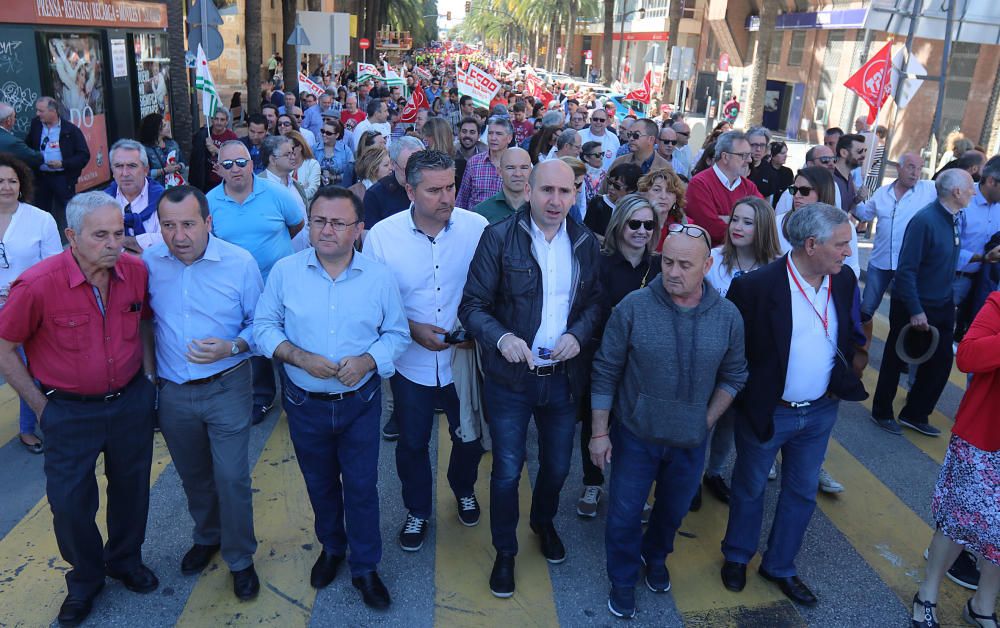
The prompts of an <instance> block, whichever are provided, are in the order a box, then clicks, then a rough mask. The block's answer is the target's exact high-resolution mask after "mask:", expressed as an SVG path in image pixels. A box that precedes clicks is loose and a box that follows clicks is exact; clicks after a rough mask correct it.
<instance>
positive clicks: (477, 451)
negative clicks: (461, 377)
mask: <svg viewBox="0 0 1000 628" xmlns="http://www.w3.org/2000/svg"><path fill="white" fill-rule="evenodd" d="M390 384H391V385H392V395H393V398H394V399H395V405H396V407H395V412H396V417H397V419H398V422H399V441H398V442H397V443H396V472H397V473H398V474H399V480H400V483H401V484H402V485H403V505H404V506H406V509H407V510H408V511H409V512H410V514H412V515H413V516H414V517H420V518H421V519H430V517H431V494H432V486H433V483H434V478H433V474H432V473H431V458H430V448H429V445H430V440H431V429H432V428H433V427H434V409H435V408H440V409H442V410H444V412H445V415H447V417H448V435H449V436H451V458H450V459H449V461H448V484H449V485H450V486H451V490H452V491H453V492H454V493H455V497H456V498H458V497H469V496H470V495H472V494H473V493H474V492H475V490H476V478H477V477H478V475H479V460H480V458H482V456H483V448H482V445H481V444H480V443H479V440H474V441H472V442H469V443H465V442H462V438H461V437H460V436H459V435H458V431H459V428H460V427H461V411H460V406H459V402H458V394H457V393H456V392H455V384H448V385H447V386H422V385H420V384H417V383H415V382H412V381H410V380H408V379H406V378H405V377H403V376H402V375H401V374H400V373H398V372H397V373H396V374H395V375H393V376H392V380H390Z"/></svg>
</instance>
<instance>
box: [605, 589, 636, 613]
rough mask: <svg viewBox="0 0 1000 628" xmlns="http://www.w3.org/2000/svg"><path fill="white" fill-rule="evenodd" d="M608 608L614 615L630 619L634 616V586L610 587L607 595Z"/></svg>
mask: <svg viewBox="0 0 1000 628" xmlns="http://www.w3.org/2000/svg"><path fill="white" fill-rule="evenodd" d="M608 610H609V611H611V614H612V615H614V616H615V617H622V618H624V619H632V618H633V617H635V588H634V587H611V594H610V595H609V596H608Z"/></svg>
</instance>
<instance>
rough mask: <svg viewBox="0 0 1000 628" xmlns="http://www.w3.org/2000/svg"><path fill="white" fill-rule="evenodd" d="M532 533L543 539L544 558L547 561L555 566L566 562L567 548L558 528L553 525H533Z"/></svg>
mask: <svg viewBox="0 0 1000 628" xmlns="http://www.w3.org/2000/svg"><path fill="white" fill-rule="evenodd" d="M531 531H532V532H534V533H535V534H537V535H538V536H539V537H541V541H542V556H544V557H545V560H547V561H549V562H550V563H553V564H558V563H561V562H563V561H564V560H566V548H565V547H564V546H563V542H562V539H560V538H559V533H558V532H556V527H555V526H554V525H552V524H551V523H544V524H542V523H538V524H535V523H533V524H531Z"/></svg>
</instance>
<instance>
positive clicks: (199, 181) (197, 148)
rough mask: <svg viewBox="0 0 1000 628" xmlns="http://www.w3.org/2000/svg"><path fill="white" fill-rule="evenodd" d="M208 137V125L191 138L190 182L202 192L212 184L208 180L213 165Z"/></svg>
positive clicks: (209, 188)
mask: <svg viewBox="0 0 1000 628" xmlns="http://www.w3.org/2000/svg"><path fill="white" fill-rule="evenodd" d="M206 139H208V127H204V126H203V127H201V128H200V129H198V130H197V131H196V132H195V134H194V137H193V138H192V139H191V168H190V169H189V170H188V183H190V184H191V185H193V186H194V187H196V188H198V189H199V190H201V191H202V192H208V191H209V190H211V189H212V187H214V186H212V185H211V184H210V183H209V181H208V171H209V169H210V168H211V167H212V164H211V161H212V160H211V156H210V155H209V154H208V149H207V148H205V140H206Z"/></svg>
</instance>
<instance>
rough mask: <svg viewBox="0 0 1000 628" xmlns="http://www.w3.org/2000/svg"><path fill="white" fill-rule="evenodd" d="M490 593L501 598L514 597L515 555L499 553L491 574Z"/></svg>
mask: <svg viewBox="0 0 1000 628" xmlns="http://www.w3.org/2000/svg"><path fill="white" fill-rule="evenodd" d="M490 592H492V593H493V595H495V596H497V597H499V598H507V597H510V596H512V595H514V555H513V554H504V553H503V552H497V559H496V560H495V561H493V571H492V572H490Z"/></svg>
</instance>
